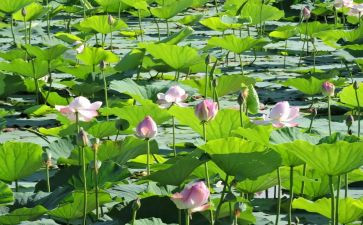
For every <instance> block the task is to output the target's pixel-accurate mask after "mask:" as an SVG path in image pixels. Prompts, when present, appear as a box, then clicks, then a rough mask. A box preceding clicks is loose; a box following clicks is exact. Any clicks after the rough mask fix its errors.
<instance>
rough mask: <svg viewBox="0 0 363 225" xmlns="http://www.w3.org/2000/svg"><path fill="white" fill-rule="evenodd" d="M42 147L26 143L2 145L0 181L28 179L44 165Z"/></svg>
mask: <svg viewBox="0 0 363 225" xmlns="http://www.w3.org/2000/svg"><path fill="white" fill-rule="evenodd" d="M42 153H43V151H42V147H41V146H40V145H37V144H33V143H26V142H5V143H3V144H1V145H0V179H1V180H4V181H15V180H19V179H21V178H24V177H27V176H29V175H31V174H33V173H34V172H35V171H37V170H38V169H39V168H40V167H41V165H42Z"/></svg>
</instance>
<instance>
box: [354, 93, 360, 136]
mask: <svg viewBox="0 0 363 225" xmlns="http://www.w3.org/2000/svg"><path fill="white" fill-rule="evenodd" d="M354 92H355V99H356V101H357V106H358V109H357V111H358V118H357V120H358V137H360V102H359V98H358V90H357V89H355V88H354Z"/></svg>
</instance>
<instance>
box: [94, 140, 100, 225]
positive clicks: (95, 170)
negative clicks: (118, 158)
mask: <svg viewBox="0 0 363 225" xmlns="http://www.w3.org/2000/svg"><path fill="white" fill-rule="evenodd" d="M97 148H98V146H97V147H96V146H95V148H94V149H93V150H94V151H93V161H94V165H93V166H94V176H95V195H96V196H95V198H96V218H97V219H99V217H100V214H99V207H100V201H99V199H98V166H97V150H98V149H97Z"/></svg>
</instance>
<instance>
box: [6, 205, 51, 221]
mask: <svg viewBox="0 0 363 225" xmlns="http://www.w3.org/2000/svg"><path fill="white" fill-rule="evenodd" d="M47 211H48V210H47V209H46V208H44V207H43V206H41V205H37V206H35V207H34V208H20V209H15V210H14V211H12V212H11V213H9V214H6V215H2V216H0V223H1V224H4V225H12V224H14V225H15V224H19V223H21V222H22V221H26V220H28V221H33V220H36V219H38V218H39V217H40V216H42V215H43V214H45V213H46V212H47Z"/></svg>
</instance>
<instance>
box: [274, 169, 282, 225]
mask: <svg viewBox="0 0 363 225" xmlns="http://www.w3.org/2000/svg"><path fill="white" fill-rule="evenodd" d="M277 186H278V189H277V213H276V220H275V225H278V224H279V220H280V212H281V175H280V167H278V168H277Z"/></svg>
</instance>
